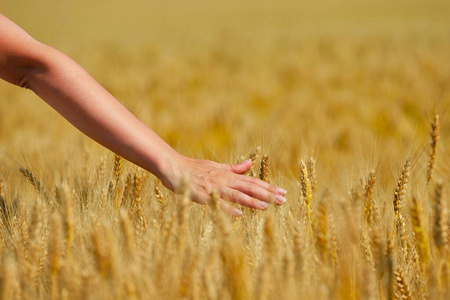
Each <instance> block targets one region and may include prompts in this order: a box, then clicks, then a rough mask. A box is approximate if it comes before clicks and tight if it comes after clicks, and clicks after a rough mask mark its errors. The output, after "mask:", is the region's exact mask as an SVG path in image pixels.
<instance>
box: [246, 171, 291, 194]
mask: <svg viewBox="0 0 450 300" xmlns="http://www.w3.org/2000/svg"><path fill="white" fill-rule="evenodd" d="M238 181H243V182H245V183H248V184H251V185H256V186H259V187H261V188H263V189H265V190H267V191H269V192H271V193H273V194H278V195H281V196H284V195H286V193H287V191H286V190H285V189H283V188H281V187H278V186H275V185H272V184H270V183H267V182H265V181H263V180H260V179H258V178H254V177H250V176H245V175H242V176H239V177H238Z"/></svg>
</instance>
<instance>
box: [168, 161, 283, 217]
mask: <svg viewBox="0 0 450 300" xmlns="http://www.w3.org/2000/svg"><path fill="white" fill-rule="evenodd" d="M170 165H171V167H170V168H169V170H167V172H164V173H166V174H165V176H164V177H165V178H163V179H161V181H162V183H163V184H164V185H165V186H166V187H167V188H169V189H171V190H172V191H175V190H177V187H178V186H179V185H180V183H181V181H182V178H183V176H187V177H188V188H189V191H190V193H191V197H192V200H193V201H194V202H197V203H200V204H207V203H209V201H210V194H211V192H212V191H213V190H216V191H217V192H218V193H219V195H220V198H221V199H220V206H221V208H222V209H224V210H225V211H226V212H228V213H230V214H233V215H235V216H240V215H242V212H241V211H240V210H239V209H237V208H234V207H233V206H232V205H230V204H228V203H227V202H226V201H229V202H233V203H238V204H240V205H242V206H247V207H251V208H256V209H261V210H264V209H266V208H267V207H268V205H269V204H275V205H282V204H283V203H285V202H286V198H284V195H285V194H286V190H284V189H282V188H280V187H277V186H274V185H271V184H269V183H267V182H264V181H262V180H260V179H257V178H253V177H250V176H246V175H242V174H244V173H245V172H246V171H248V170H249V169H250V168H251V166H252V162H251V160H247V161H244V162H243V163H240V164H234V165H228V164H220V163H216V162H214V161H209V160H200V159H192V158H188V157H184V156H180V157H177V159H174V160H173V161H172V163H171V164H170Z"/></svg>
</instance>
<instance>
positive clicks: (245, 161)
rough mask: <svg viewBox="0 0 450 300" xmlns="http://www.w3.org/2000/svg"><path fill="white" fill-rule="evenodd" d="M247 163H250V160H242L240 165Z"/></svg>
mask: <svg viewBox="0 0 450 300" xmlns="http://www.w3.org/2000/svg"><path fill="white" fill-rule="evenodd" d="M249 161H252V160H251V159H247V160H244V161H243V162H242V163H243V164H246V163H248V162H249Z"/></svg>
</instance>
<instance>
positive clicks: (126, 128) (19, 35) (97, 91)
mask: <svg viewBox="0 0 450 300" xmlns="http://www.w3.org/2000/svg"><path fill="white" fill-rule="evenodd" d="M0 78H2V79H4V80H6V81H8V82H10V83H12V84H15V85H18V86H20V87H23V88H27V89H30V90H32V91H33V92H34V93H36V94H37V95H38V96H39V97H40V98H42V99H43V100H44V101H45V102H47V103H48V104H49V105H50V106H51V107H53V108H54V109H55V110H56V111H57V112H58V113H60V114H61V115H62V116H63V117H64V118H65V119H67V120H68V121H69V122H70V123H72V125H74V126H75V127H76V128H78V129H79V130H80V131H81V132H83V133H84V134H86V135H87V136H89V137H90V138H92V139H93V140H95V141H97V142H98V143H99V144H101V145H103V146H104V147H106V148H108V149H110V150H111V151H113V152H115V153H117V154H118V155H120V156H122V157H124V158H125V159H127V160H129V161H131V162H133V163H135V164H136V165H138V166H140V167H142V168H144V169H146V170H148V171H149V172H151V173H153V174H154V175H155V176H157V177H158V178H159V179H160V180H161V182H162V183H163V184H164V186H166V187H167V188H168V189H170V190H172V191H175V192H176V191H177V190H178V189H179V186H180V184H181V182H182V180H183V177H184V176H187V177H188V178H189V180H188V184H189V190H190V192H191V195H192V200H193V201H195V202H197V203H201V204H207V203H208V202H209V201H210V200H209V199H210V193H211V192H212V191H213V190H216V191H218V192H219V194H220V197H221V200H220V205H221V207H222V208H223V209H224V210H225V211H227V212H229V213H230V214H233V215H241V214H242V212H241V211H240V210H238V209H236V208H234V207H233V206H232V205H230V204H229V203H227V201H229V202H234V203H239V204H240V205H243V206H247V207H251V208H256V209H266V208H267V206H268V204H275V205H281V204H283V203H284V202H285V201H286V199H285V198H284V195H285V194H286V191H285V190H284V189H282V188H279V187H277V186H274V185H271V184H268V183H266V182H264V181H262V180H259V179H256V178H252V177H249V176H245V175H242V174H243V173H245V172H246V171H247V170H248V169H249V168H250V167H251V161H245V162H243V163H241V164H235V165H229V164H220V163H217V162H214V161H208V160H200V159H193V158H189V157H186V156H183V155H181V154H180V153H178V152H177V151H175V150H174V149H173V148H172V147H170V146H169V145H168V144H167V143H166V142H165V141H164V140H162V139H161V138H160V137H159V136H158V135H157V134H156V133H155V132H154V131H153V130H152V129H151V128H149V127H148V126H147V125H145V124H144V123H143V122H142V121H140V120H139V119H138V118H136V117H135V116H134V115H133V114H132V113H131V112H129V111H128V110H127V109H126V108H125V107H124V106H123V105H122V104H121V103H120V102H119V101H118V100H117V99H116V98H114V97H113V96H112V95H111V94H110V93H108V91H106V90H105V89H104V88H103V87H102V86H101V85H100V84H99V83H98V82H97V81H95V79H94V78H92V77H91V76H90V75H89V74H88V73H87V72H86V71H85V70H84V69H83V68H81V67H80V66H79V65H78V64H77V63H76V62H74V61H73V60H72V59H71V58H69V57H68V56H66V55H64V54H63V53H61V52H59V51H58V50H56V49H54V48H52V47H49V46H47V45H44V44H42V43H40V42H38V41H36V40H35V39H33V38H32V37H31V36H29V35H28V34H27V33H26V32H25V31H23V30H22V29H21V28H20V27H19V26H17V25H16V24H14V23H13V22H12V21H10V20H9V19H8V18H6V17H5V16H3V15H1V14H0Z"/></svg>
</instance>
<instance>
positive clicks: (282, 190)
mask: <svg viewBox="0 0 450 300" xmlns="http://www.w3.org/2000/svg"><path fill="white" fill-rule="evenodd" d="M286 193H287V191H286V190H285V189H283V188H280V187H279V188H277V194H280V195H286Z"/></svg>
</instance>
